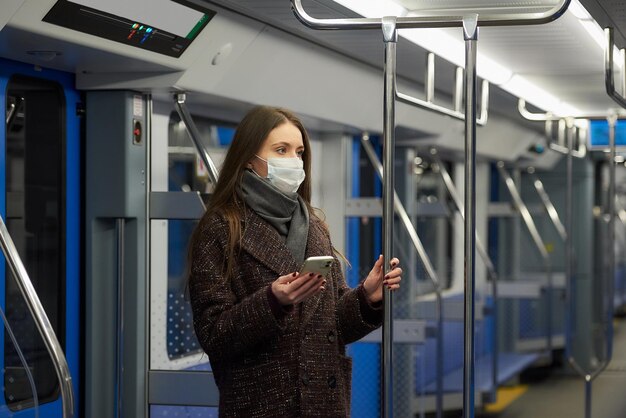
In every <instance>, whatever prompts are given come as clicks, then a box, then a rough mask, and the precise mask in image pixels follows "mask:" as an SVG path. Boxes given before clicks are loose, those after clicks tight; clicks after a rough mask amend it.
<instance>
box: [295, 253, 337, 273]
mask: <svg viewBox="0 0 626 418" xmlns="http://www.w3.org/2000/svg"><path fill="white" fill-rule="evenodd" d="M334 261H335V257H331V256H328V255H322V256H318V257H309V258H307V259H306V260H304V263H303V264H302V267H301V268H300V274H304V273H316V274H321V275H322V276H324V277H326V276H327V275H328V272H330V268H331V267H332V265H333V262H334Z"/></svg>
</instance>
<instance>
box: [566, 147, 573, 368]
mask: <svg viewBox="0 0 626 418" xmlns="http://www.w3.org/2000/svg"><path fill="white" fill-rule="evenodd" d="M572 142H573V138H571V135H568V138H567V150H568V153H567V156H566V175H565V230H566V232H567V233H566V235H565V283H566V286H565V289H566V293H565V294H566V299H567V312H568V315H567V319H566V327H565V337H566V341H565V351H566V355H567V358H568V360H569V362H570V363H572V364H574V363H575V361H574V356H573V354H572V338H573V332H574V324H573V322H574V317H573V315H574V312H575V310H574V309H573V306H574V278H573V277H572V270H573V268H572V263H573V257H572V255H573V254H572V226H573V220H572V211H573V208H572V203H573V202H572V194H573V191H572V148H573V144H572Z"/></svg>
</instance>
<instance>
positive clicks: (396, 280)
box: [363, 255, 402, 303]
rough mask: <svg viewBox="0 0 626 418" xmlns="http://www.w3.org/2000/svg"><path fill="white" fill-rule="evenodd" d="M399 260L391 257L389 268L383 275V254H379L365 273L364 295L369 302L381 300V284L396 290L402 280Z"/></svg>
mask: <svg viewBox="0 0 626 418" xmlns="http://www.w3.org/2000/svg"><path fill="white" fill-rule="evenodd" d="M398 264H400V260H398V259H397V258H393V259H392V260H391V270H390V271H389V272H388V273H387V274H386V275H385V276H384V277H383V273H384V271H383V256H382V255H381V256H379V257H378V260H376V263H374V267H372V270H371V271H370V272H369V274H368V275H367V278H366V279H365V281H364V282H363V288H364V290H365V296H366V297H367V301H368V302H369V303H376V302H380V301H381V300H383V286H387V288H388V289H389V290H397V289H399V288H400V280H402V269H401V268H400V267H398Z"/></svg>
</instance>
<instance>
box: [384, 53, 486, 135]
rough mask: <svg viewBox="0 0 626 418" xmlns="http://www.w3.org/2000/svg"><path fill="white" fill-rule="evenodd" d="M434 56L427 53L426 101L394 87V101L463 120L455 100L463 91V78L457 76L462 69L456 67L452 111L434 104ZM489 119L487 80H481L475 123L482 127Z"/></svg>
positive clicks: (457, 101) (459, 104) (458, 102)
mask: <svg viewBox="0 0 626 418" xmlns="http://www.w3.org/2000/svg"><path fill="white" fill-rule="evenodd" d="M434 57H435V54H433V53H432V52H429V53H428V58H427V64H426V69H427V70H426V82H425V90H426V100H424V99H419V98H417V97H413V96H411V95H409V94H406V93H402V92H400V91H398V89H397V87H396V99H398V101H400V102H402V103H404V104H407V105H409V106H414V107H418V108H421V109H426V110H430V111H432V112H435V113H439V114H442V115H445V116H450V117H453V118H455V119H458V120H461V121H463V120H465V113H463V112H461V110H460V108H461V103H460V100H458V99H457V98H460V97H462V93H461V94H459V91H461V92H462V91H463V76H462V73H461V75H460V76H459V71H458V70H461V72H462V71H463V68H461V67H457V76H456V78H455V90H454V91H455V100H454V102H455V105H454V109H449V108H447V107H445V106H441V105H438V104H435V103H434V99H435V59H434ZM488 117H489V82H488V81H487V80H483V82H482V84H481V101H480V117H479V118H478V119H476V123H477V124H478V125H480V126H484V125H485V124H486V123H487V119H488Z"/></svg>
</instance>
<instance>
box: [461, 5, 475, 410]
mask: <svg viewBox="0 0 626 418" xmlns="http://www.w3.org/2000/svg"><path fill="white" fill-rule="evenodd" d="M463 37H464V39H465V272H464V280H465V301H464V306H465V334H464V346H465V358H464V367H463V416H464V417H465V418H473V417H474V281H475V277H474V276H475V267H476V266H475V260H474V247H475V243H476V235H475V231H476V193H475V186H476V171H475V164H476V43H477V40H478V15H471V16H466V17H464V18H463Z"/></svg>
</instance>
